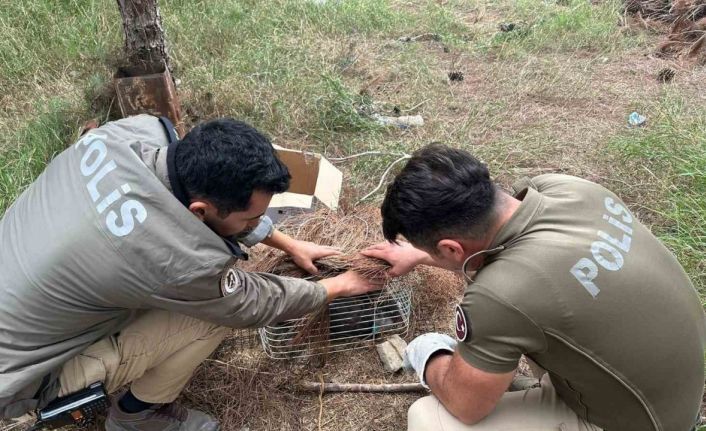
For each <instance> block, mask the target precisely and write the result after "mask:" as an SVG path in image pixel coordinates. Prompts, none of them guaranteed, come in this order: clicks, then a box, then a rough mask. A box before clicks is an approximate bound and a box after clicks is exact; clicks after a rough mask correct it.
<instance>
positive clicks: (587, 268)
mask: <svg viewBox="0 0 706 431" xmlns="http://www.w3.org/2000/svg"><path fill="white" fill-rule="evenodd" d="M571 274H573V276H574V277H576V279H577V280H578V281H579V283H581V284H583V287H585V288H586V290H587V291H588V293H590V294H591V296H593V297H594V298H595V297H596V296H597V295H598V292H600V291H601V290H600V289H599V288H598V286H596V285H595V284H594V283H593V279H594V278H596V276H597V275H598V266H596V264H595V263H593V261H592V260H591V259H587V258H585V257H583V258H581V260H579V261H578V262H576V265H574V266H573V267H572V268H571Z"/></svg>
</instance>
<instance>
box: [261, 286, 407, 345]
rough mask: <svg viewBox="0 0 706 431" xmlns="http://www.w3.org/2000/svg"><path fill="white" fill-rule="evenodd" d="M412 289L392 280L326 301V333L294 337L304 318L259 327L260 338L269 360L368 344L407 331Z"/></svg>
mask: <svg viewBox="0 0 706 431" xmlns="http://www.w3.org/2000/svg"><path fill="white" fill-rule="evenodd" d="M411 309H412V288H411V286H410V285H409V284H408V283H404V282H403V280H401V279H400V280H393V281H392V282H391V283H390V284H389V285H388V286H387V287H386V288H385V289H383V290H382V291H379V292H374V293H368V294H364V295H358V296H352V297H349V298H338V299H336V300H334V301H333V302H331V303H330V304H329V328H328V336H327V337H326V336H324V337H322V336H321V335H320V334H318V333H312V334H310V335H307V336H305V337H300V338H301V339H297V335H298V334H299V333H300V331H302V329H303V328H304V326H305V324H306V322H307V318H306V317H302V318H298V319H292V320H287V321H285V322H281V323H278V324H276V325H271V326H266V327H264V328H260V330H259V333H260V340H261V342H262V347H263V349H264V350H265V353H266V354H267V356H269V357H270V358H272V359H297V358H307V357H312V356H318V355H323V354H328V353H332V352H342V351H347V350H354V349H360V348H365V347H370V346H373V345H374V344H375V340H377V339H379V338H381V337H384V336H388V335H393V334H400V335H402V336H404V335H406V334H407V331H408V330H409V323H410V320H409V319H410V314H411Z"/></svg>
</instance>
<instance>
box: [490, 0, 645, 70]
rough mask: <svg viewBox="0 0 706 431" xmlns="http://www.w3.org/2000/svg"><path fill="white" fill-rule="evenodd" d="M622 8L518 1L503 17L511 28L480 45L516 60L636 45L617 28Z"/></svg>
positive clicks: (579, 1)
mask: <svg viewBox="0 0 706 431" xmlns="http://www.w3.org/2000/svg"><path fill="white" fill-rule="evenodd" d="M622 7H623V6H622V2H621V1H617V0H609V1H605V2H589V1H585V0H571V1H567V2H566V3H565V4H564V3H562V2H546V1H533V0H520V1H517V2H513V5H512V7H510V8H508V10H507V11H506V15H505V17H504V20H505V21H506V22H509V23H514V24H515V29H514V30H513V31H509V32H500V31H498V32H497V33H496V34H495V36H493V37H491V38H490V39H489V40H487V41H484V42H482V43H481V44H480V46H481V47H482V48H483V50H486V51H489V52H492V53H497V54H498V55H500V56H507V57H516V56H523V55H527V54H530V53H534V54H542V55H546V54H548V53H552V52H573V51H577V50H581V51H589V52H610V51H615V50H618V49H621V48H625V47H626V46H630V45H635V44H640V43H641V39H640V38H639V37H637V36H629V35H626V34H624V32H623V31H622V30H621V27H620V26H619V25H618V24H619V20H620V14H621V13H622Z"/></svg>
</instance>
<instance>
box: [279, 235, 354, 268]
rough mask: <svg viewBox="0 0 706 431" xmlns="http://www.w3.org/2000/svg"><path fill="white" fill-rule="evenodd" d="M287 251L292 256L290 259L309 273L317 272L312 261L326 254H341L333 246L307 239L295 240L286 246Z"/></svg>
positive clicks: (326, 255)
mask: <svg viewBox="0 0 706 431" xmlns="http://www.w3.org/2000/svg"><path fill="white" fill-rule="evenodd" d="M287 252H288V253H289V255H290V256H292V260H293V261H294V263H296V264H297V266H298V267H300V268H301V269H303V270H305V271H306V272H308V273H309V274H318V273H319V270H318V268H316V265H314V261H315V260H317V259H321V258H324V257H328V256H334V255H337V254H341V252H340V251H338V250H337V249H335V248H334V247H328V246H325V245H318V244H314V243H313V242H308V241H298V240H295V241H294V242H293V243H292V244H291V245H290V246H289V248H288V250H287Z"/></svg>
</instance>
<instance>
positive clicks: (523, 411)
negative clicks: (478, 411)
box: [407, 363, 601, 431]
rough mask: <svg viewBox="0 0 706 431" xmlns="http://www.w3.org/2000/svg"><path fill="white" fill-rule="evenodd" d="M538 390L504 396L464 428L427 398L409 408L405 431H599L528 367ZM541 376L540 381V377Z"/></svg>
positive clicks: (535, 369) (540, 373) (540, 372)
mask: <svg viewBox="0 0 706 431" xmlns="http://www.w3.org/2000/svg"><path fill="white" fill-rule="evenodd" d="M530 367H531V369H532V374H533V375H534V376H535V377H537V378H539V379H541V380H540V383H541V386H540V387H538V388H532V389H527V390H525V391H517V392H506V393H505V394H504V395H503V396H502V398H501V399H500V401H499V402H498V405H497V406H495V410H493V411H492V412H491V413H490V414H489V415H488V416H487V417H485V418H484V419H483V420H481V421H480V422H478V423H477V424H475V425H466V424H464V423H462V422H461V421H459V420H458V419H456V418H455V417H454V416H453V415H451V413H449V412H448V411H447V410H446V409H445V408H444V406H443V405H441V403H440V402H439V400H438V399H437V398H436V397H435V396H433V395H431V396H428V397H424V398H421V399H419V400H417V401H416V402H415V403H414V404H412V406H411V407H410V408H409V412H408V415H407V426H408V428H407V429H408V431H436V430H439V431H441V430H443V431H601V429H600V428H598V427H597V426H595V425H592V424H590V423H587V422H586V421H585V420H583V419H581V418H580V417H578V416H577V415H576V413H574V411H573V410H571V409H570V408H569V406H567V405H566V404H565V403H564V402H563V401H562V400H561V399H560V398H559V396H558V395H557V393H556V391H555V390H554V386H553V385H552V382H551V380H550V379H549V375H547V374H546V371H544V370H542V369H541V368H539V367H538V366H537V365H536V364H534V363H530ZM542 376H543V377H542Z"/></svg>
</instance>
